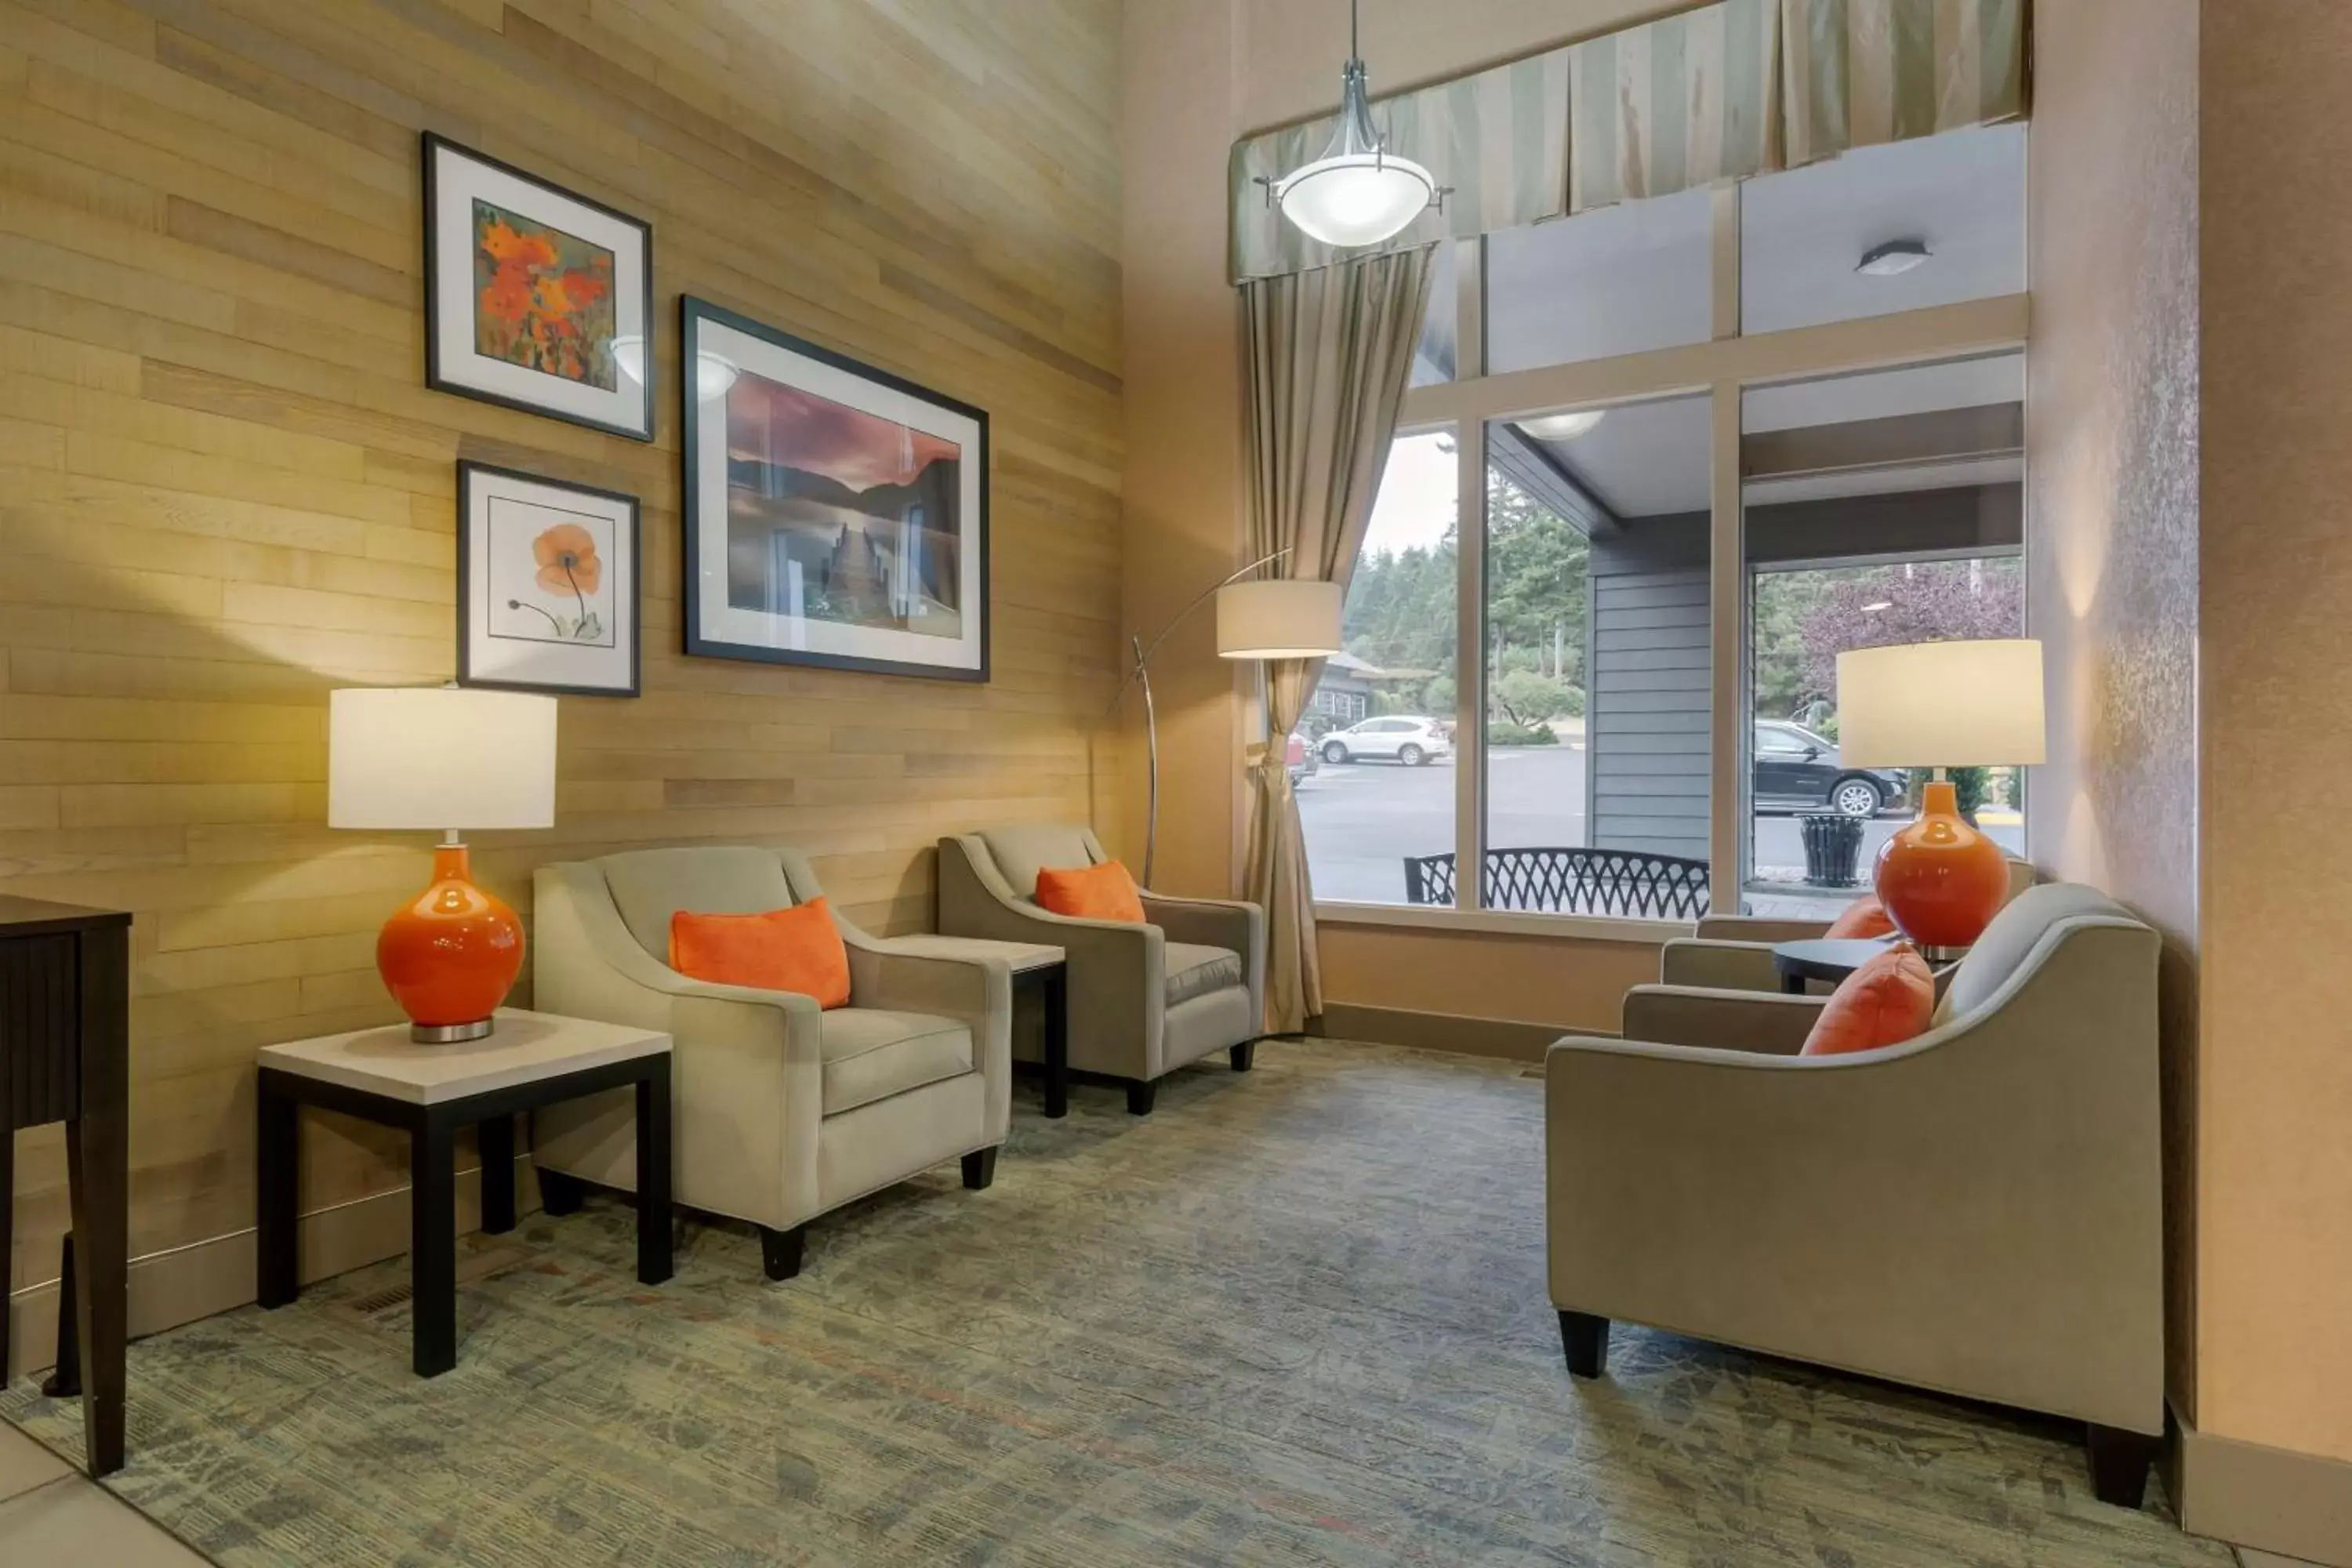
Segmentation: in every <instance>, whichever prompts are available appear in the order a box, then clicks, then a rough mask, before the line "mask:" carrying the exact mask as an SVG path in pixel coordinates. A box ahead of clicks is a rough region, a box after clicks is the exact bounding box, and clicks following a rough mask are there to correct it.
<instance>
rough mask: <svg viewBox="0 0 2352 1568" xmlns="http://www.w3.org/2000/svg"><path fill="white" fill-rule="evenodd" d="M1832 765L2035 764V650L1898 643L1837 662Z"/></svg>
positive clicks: (2038, 709) (2015, 641)
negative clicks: (1835, 737)
mask: <svg viewBox="0 0 2352 1568" xmlns="http://www.w3.org/2000/svg"><path fill="white" fill-rule="evenodd" d="M1837 684H1838V760H1839V761H1840V762H1841V763H1844V764H1845V765H1847V766H1849V767H1865V768H1975V767H2004V766H2010V765H2013V764H2024V763H2038V762H2041V761H2042V753H2043V747H2044V745H2045V744H2046V740H2045V736H2044V732H2043V725H2042V645H2041V644H2040V643H2038V642H2035V641H2033V640H2032V639H2031V638H2029V637H2002V638H1992V639H1987V640H1983V641H1970V642H1926V643H1901V644H1897V645H1895V646H1894V647H1865V648H1856V649H1854V650H1853V652H1851V653H1842V654H1840V655H1838V661H1837Z"/></svg>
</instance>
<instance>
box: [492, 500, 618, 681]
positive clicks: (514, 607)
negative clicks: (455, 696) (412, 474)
mask: <svg viewBox="0 0 2352 1568" xmlns="http://www.w3.org/2000/svg"><path fill="white" fill-rule="evenodd" d="M457 683H458V684H459V685H461V686H496V687H504V688H508V689H513V690H517V691H570V692H577V693H581V694H583V695H585V696H591V697H597V696H602V697H635V695H636V694H637V498H636V497H635V496H625V495H617V494H615V493H614V492H613V491H611V490H598V489H588V488H586V487H585V486H582V485H571V484H561V483H558V482H557V481H555V480H553V479H539V478H537V477H535V476H533V475H530V474H522V473H517V472H516V471H515V470H513V469H512V468H491V467H490V466H489V465H488V464H487V463H472V462H461V463H459V464H458V465H457Z"/></svg>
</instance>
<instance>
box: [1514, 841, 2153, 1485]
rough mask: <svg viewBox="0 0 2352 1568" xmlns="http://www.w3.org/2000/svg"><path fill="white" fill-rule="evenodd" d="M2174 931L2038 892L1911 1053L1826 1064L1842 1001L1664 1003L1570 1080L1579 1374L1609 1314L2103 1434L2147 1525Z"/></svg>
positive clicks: (1998, 922)
mask: <svg viewBox="0 0 2352 1568" xmlns="http://www.w3.org/2000/svg"><path fill="white" fill-rule="evenodd" d="M2157 952H2158V939H2157V935H2156V933H2155V932H2154V931H2151V930H2149V929H2148V928H2147V926H2145V925H2143V924H2141V923H2140V922H2139V921H2137V920H2134V919H2133V918H2132V917H2131V916H2130V915H2128V914H2127V913H2126V912H2125V911H2124V910H2123V909H2121V908H2120V907H2119V906H2117V905H2116V904H2115V903H2114V902H2112V901H2110V900H2108V899H2106V898H2105V896H2104V895H2102V894H2100V893H2098V892H2096V891H2095V890H2093V889H2089V888H2084V887H2080V886H2074V885H2071V884H2065V883H2053V884H2049V885H2046V886H2042V887H2038V888H2032V889H2028V890H2027V891H2025V892H2023V893H2021V894H2020V895H2019V896H2018V897H2017V898H2016V899H2015V900H2013V901H2012V902H2011V903H2010V905H2009V906H2008V907H2007V908H2006V909H2004V910H2002V911H2001V912H2000V914H1999V915H1998V916H1996V917H1995V918H1994V920H1993V922H1992V924H1991V926H1990V928H1988V929H1987V930H1986V931H1985V934H1984V936H1983V938H1982V939H1981V940H1979V942H1978V943H1977V945H1976V947H1975V948H1974V949H1973V950H1971V951H1970V952H1969V955H1968V956H1967V957H1966V958H1965V959H1963V960H1961V961H1960V963H1959V965H1958V968H1957V970H1956V971H1955V972H1954V973H1953V974H1952V975H1951V977H1950V981H1949V984H1948V988H1947V990H1946V993H1945V996H1944V1000H1943V1003H1942V1005H1941V1006H1940V1007H1939V1008H1938V1011H1937V1022H1936V1024H1935V1026H1933V1027H1931V1028H1930V1029H1929V1030H1928V1032H1927V1034H1925V1035H1922V1036H1920V1037H1918V1038H1916V1039H1915V1040H1912V1041H1910V1042H1909V1043H1907V1044H1905V1045H1901V1046H1895V1047H1887V1048H1885V1049H1883V1050H1876V1051H1865V1052H1859V1053H1855V1054H1852V1055H1846V1056H1830V1057H1800V1056H1798V1055H1796V1054H1795V1053H1796V1051H1797V1049H1798V1047H1800V1046H1801V1044H1802V1043H1803V1040H1804V1037H1805V1035H1806V1032H1807V1030H1808V1029H1809V1028H1810V1027H1811V1025H1812V1022H1813V1019H1814V1017H1815V1016H1817V1015H1818V1014H1819V1012H1820V1010H1821V1008H1822V1005H1823V1003H1824V1001H1825V1000H1826V999H1825V998H1822V997H1817V996H1811V997H1809V996H1782V995H1778V994H1754V993H1734V992H1721V991H1706V990H1695V989H1690V988H1686V987H1680V986H1668V985H1654V986H1637V987H1635V988H1634V990H1633V992H1632V993H1630V994H1628V995H1627V997H1626V1002H1625V1019H1624V1023H1625V1029H1624V1038H1622V1039H1578V1038H1569V1039H1563V1040H1560V1041H1559V1042H1558V1043H1557V1044H1555V1045H1554V1046H1553V1047H1551V1051H1550V1054H1549V1058H1548V1059H1547V1062H1546V1071H1545V1077H1546V1095H1547V1099H1546V1114H1545V1140H1544V1142H1545V1159H1546V1164H1547V1167H1548V1184H1547V1188H1546V1200H1547V1201H1546V1212H1547V1215H1548V1225H1547V1230H1548V1234H1549V1251H1550V1279H1551V1297H1552V1301H1553V1304H1554V1305H1555V1306H1556V1307H1558V1308H1559V1323H1560V1336H1561V1341H1562V1344H1563V1346H1564V1348H1565V1350H1566V1352H1567V1356H1568V1365H1569V1370H1570V1372H1571V1373H1575V1374H1577V1375H1579V1376H1583V1377H1597V1376H1599V1375H1600V1374H1601V1367H1602V1361H1603V1357H1604V1354H1605V1352H1606V1347H1607V1342H1608V1331H1609V1320H1611V1319H1612V1318H1618V1319H1623V1320H1626V1321H1632V1322H1637V1323H1646V1324H1651V1325H1654V1326H1655V1327H1658V1328H1663V1329H1666V1330H1670V1331H1674V1332H1676V1333H1681V1334H1688V1335H1692V1336H1695V1337H1697V1338H1701V1339H1708V1340H1716V1341H1719V1342H1724V1343H1727V1344H1735V1345H1742V1346H1746V1347H1748V1348H1749V1349H1752V1350H1758V1351H1762V1352H1767V1353H1769V1354H1772V1355H1781V1356H1790V1357H1793V1358H1795V1359H1797V1360H1800V1361H1808V1362H1817V1363H1822V1364H1824V1365H1828V1366H1835V1367H1843V1368H1845V1369H1847V1370H1849V1371H1853V1372H1858V1373H1866V1374H1868V1375H1871V1376H1874V1377H1884V1378H1890V1379H1893V1380H1895V1381H1896V1382H1900V1383H1906V1384H1916V1385H1919V1386H1921V1387H1926V1388H1932V1389H1937V1390H1941V1391H1943V1392H1945V1393H1948V1394H1961V1395H1965V1396H1967V1397H1969V1398H1975V1399H1984V1400H1990V1401H1993V1402H1995V1403H1998V1404H2001V1405H2018V1406H2022V1407H2024V1408H2026V1409H2030V1410H2039V1411H2046V1412H2049V1413H2051V1414H2053V1415H2063V1416H2068V1417H2072V1418H2074V1419H2076V1420H2080V1421H2083V1422H2085V1423H2087V1424H2088V1425H2089V1428H2090V1455H2091V1468H2092V1478H2093V1482H2094V1487H2095V1491H2096V1492H2097V1495H2098V1496H2099V1497H2100V1498H2101V1499H2102V1500H2105V1501H2109V1502H2118V1503H2123V1504H2125V1505H2126V1506H2136V1505H2137V1501H2138V1500H2139V1497H2140V1492H2141V1488H2142V1486H2143V1484H2144V1482H2145V1480H2146V1477H2147V1465H2148V1461H2149V1460H2150V1459H2151V1458H2153V1456H2154V1453H2155V1450H2156V1445H2157V1442H2158V1436H2159V1435H2160V1434H2161V1433H2162V1432H2163V1430H2164V1377H2163V1352H2164V1314H2163V1237H2162V1231H2161V1218H2160V1203H2159V1170H2158V1084H2157V1023H2156V967H2157Z"/></svg>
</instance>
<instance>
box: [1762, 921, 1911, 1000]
mask: <svg viewBox="0 0 2352 1568" xmlns="http://www.w3.org/2000/svg"><path fill="white" fill-rule="evenodd" d="M1893 940H1894V939H1893V938H1891V937H1883V936H1870V937H1818V938H1815V939H1814V940H1812V941H1810V942H1775V943H1774V944H1773V946H1772V968H1773V969H1774V971H1775V972H1777V973H1779V974H1780V989H1781V990H1782V991H1785V992H1787V993H1788V994H1790V995H1791V996H1802V995H1803V994H1805V982H1807V981H1808V980H1822V981H1827V982H1828V983H1829V984H1832V985H1834V984H1837V983H1838V982H1839V981H1841V980H1843V979H1844V978H1845V977H1846V976H1847V975H1849V974H1852V973H1853V972H1854V971H1855V970H1857V969H1860V968H1861V967H1862V966H1863V965H1864V964H1865V963H1869V962H1870V961H1871V960H1872V959H1874V958H1876V957H1877V956H1878V955H1879V954H1880V953H1882V952H1885V951H1886V949H1887V945H1888V943H1889V942H1892V941H1893Z"/></svg>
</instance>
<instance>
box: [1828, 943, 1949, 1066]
mask: <svg viewBox="0 0 2352 1568" xmlns="http://www.w3.org/2000/svg"><path fill="white" fill-rule="evenodd" d="M1935 1015H1936V977H1935V976H1934V975H1932V974H1930V973H1928V972H1927V960H1926V959H1924V958H1921V957H1920V956H1919V950H1918V949H1916V948H1915V947H1913V946H1912V945H1911V944H1910V943H1908V942H1897V943H1895V945H1894V946H1893V947H1890V948H1888V949H1887V950H1886V951H1885V952H1882V953H1880V954H1879V955H1878V956H1877V957H1875V958H1874V959H1872V960H1871V961H1870V962H1869V963H1865V964H1864V965H1863V966H1862V967H1861V968H1860V969H1857V970H1855V971H1854V972H1853V973H1852V974H1849V975H1847V976H1846V977H1845V979H1844V980H1843V981H1841V982H1840V983H1839V984H1838V988H1837V989H1836V990H1835V991H1834V992H1832V993H1831V995H1830V999H1829V1000H1828V1001H1827V1002H1825V1003H1823V1004H1822V1016H1820V1017H1818V1018H1816V1019H1814V1020H1813V1028H1812V1032H1811V1034H1809V1035H1807V1036H1806V1037H1805V1048H1804V1049H1803V1051H1802V1052H1801V1053H1800V1054H1801V1055H1803V1056H1808V1057H1834V1056H1841V1055H1843V1054H1844V1053H1845V1052H1848V1051H1874V1050H1877V1049H1878V1048H1879V1047H1882V1046H1899V1045H1901V1044H1902V1043H1903V1042H1904V1041H1906V1040H1908V1039H1912V1038H1914V1037H1917V1036H1920V1035H1924V1034H1926V1033H1927V1025H1928V1023H1929V1021H1930V1020H1932V1019H1933V1018H1934V1017H1935Z"/></svg>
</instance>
